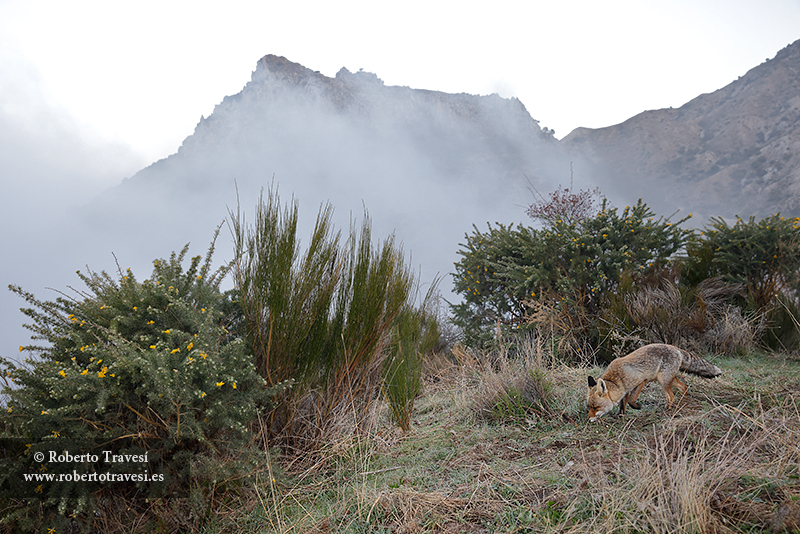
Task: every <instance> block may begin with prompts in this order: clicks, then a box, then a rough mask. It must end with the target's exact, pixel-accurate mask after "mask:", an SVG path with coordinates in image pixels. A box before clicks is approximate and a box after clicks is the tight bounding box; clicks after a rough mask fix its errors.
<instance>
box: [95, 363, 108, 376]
mask: <svg viewBox="0 0 800 534" xmlns="http://www.w3.org/2000/svg"><path fill="white" fill-rule="evenodd" d="M107 372H108V367H106V366H105V365H104V366H103V368H102V369H100V371H98V372H97V376H98V377H100V378H105V376H106V373H107Z"/></svg>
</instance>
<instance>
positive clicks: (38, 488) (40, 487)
mask: <svg viewBox="0 0 800 534" xmlns="http://www.w3.org/2000/svg"><path fill="white" fill-rule="evenodd" d="M42 491H44V490H43V489H42V485H41V484H39V485H38V486H36V493H42ZM53 532H55V530H54V531H53Z"/></svg>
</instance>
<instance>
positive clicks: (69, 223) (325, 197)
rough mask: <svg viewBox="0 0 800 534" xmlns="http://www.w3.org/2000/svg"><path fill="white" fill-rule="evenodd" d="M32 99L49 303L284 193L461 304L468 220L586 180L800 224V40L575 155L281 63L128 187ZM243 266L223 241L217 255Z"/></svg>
mask: <svg viewBox="0 0 800 534" xmlns="http://www.w3.org/2000/svg"><path fill="white" fill-rule="evenodd" d="M24 89H25V90H21V89H20V90H19V91H16V92H14V91H12V92H9V91H6V92H5V93H2V94H0V104H3V105H0V138H2V139H3V140H4V143H2V144H1V145H2V146H0V164H2V169H3V173H2V179H3V184H4V187H5V192H6V195H4V196H2V197H0V204H2V206H3V210H2V216H3V220H4V222H5V226H6V229H7V231H6V233H5V235H4V238H3V243H4V244H5V245H6V248H7V250H11V251H13V253H12V254H9V258H8V259H6V260H5V261H3V262H2V263H0V267H2V269H0V271H2V278H3V282H4V284H8V283H12V284H18V285H22V286H23V287H24V288H25V289H28V290H30V291H33V292H34V293H35V294H36V295H37V296H38V297H40V298H43V299H54V298H56V297H57V296H58V294H57V293H54V292H53V291H46V290H45V289H44V288H47V287H52V288H55V289H56V290H66V288H67V286H68V285H70V284H72V285H75V287H76V288H80V287H81V285H80V282H79V280H78V279H77V278H76V276H75V274H74V273H75V271H76V270H78V269H81V270H83V269H85V267H86V266H88V267H90V268H91V269H93V270H96V271H99V270H108V271H111V272H115V270H116V268H117V265H119V267H120V268H121V269H125V268H127V267H131V268H132V269H133V271H134V272H135V273H136V275H137V276H139V277H140V278H144V277H146V276H147V275H148V274H149V272H150V269H151V263H150V262H151V261H152V260H153V259H155V258H163V257H166V256H168V255H169V253H170V252H171V251H173V250H180V249H181V248H182V247H183V246H184V245H185V244H186V243H187V242H191V244H192V246H191V249H190V253H191V254H202V253H204V252H205V250H206V247H207V246H208V244H209V241H210V239H211V236H212V234H213V231H214V229H215V228H216V227H217V226H219V225H220V224H221V223H223V221H224V220H225V219H226V217H227V216H228V214H229V211H228V210H229V209H233V210H235V209H236V207H237V204H239V205H240V206H241V209H242V211H243V212H244V213H245V216H246V217H249V216H250V214H252V213H253V210H254V208H255V205H256V202H257V201H258V196H259V194H260V191H261V190H262V188H266V187H270V185H271V184H275V186H276V187H277V188H278V190H279V192H280V194H281V197H282V199H283V200H284V202H288V201H290V200H291V199H292V197H294V198H296V199H297V200H298V202H299V205H300V221H301V225H302V226H301V228H300V229H299V236H300V238H301V239H302V240H303V241H305V240H307V239H308V236H309V234H310V232H311V228H312V226H313V224H314V220H315V217H316V214H317V211H318V209H319V207H320V204H321V203H323V202H330V203H331V204H332V205H333V207H334V209H335V223H336V226H337V228H339V229H341V230H343V231H345V232H346V231H347V229H348V228H349V225H350V224H351V221H353V220H354V219H355V220H361V218H362V217H363V216H364V210H365V209H366V210H367V211H368V212H369V215H370V217H371V218H372V220H373V230H374V232H373V237H374V238H375V239H383V238H385V237H386V236H388V235H390V234H392V233H394V234H395V235H396V238H397V240H398V241H400V242H402V243H403V245H404V248H405V251H406V252H407V254H408V256H409V261H410V263H411V265H413V266H414V268H415V269H419V270H420V273H421V281H422V282H423V283H428V282H430V281H431V280H432V279H433V277H434V276H435V275H436V274H437V273H438V274H440V275H442V276H443V280H442V283H441V288H442V291H443V293H444V294H445V296H449V297H452V294H451V293H450V292H451V288H452V280H451V278H450V277H449V276H448V274H449V273H450V272H452V270H453V262H454V261H457V260H458V255H457V250H458V248H459V243H461V242H462V241H463V237H464V234H465V233H468V232H470V231H471V229H472V225H473V224H475V225H477V226H478V227H479V228H482V229H483V228H485V225H486V223H487V222H491V223H494V222H502V223H506V224H510V223H514V222H523V223H529V222H530V221H529V220H528V219H527V217H526V215H525V211H524V208H525V207H526V206H527V205H528V204H530V202H531V201H532V200H533V196H532V195H531V192H530V190H529V188H531V187H534V188H535V189H536V190H538V191H539V192H541V193H542V194H547V193H548V192H549V191H551V190H552V189H554V188H555V187H556V186H558V185H562V186H567V185H568V184H569V183H570V179H571V169H574V183H573V187H574V188H575V189H580V188H593V187H594V186H600V188H601V190H602V192H603V193H604V194H605V195H607V196H608V197H609V199H610V200H611V201H612V203H613V204H615V205H617V206H621V205H625V204H630V203H634V202H636V200H637V199H638V198H640V197H641V198H643V199H644V200H645V201H646V202H647V203H648V204H649V205H651V206H652V207H653V208H654V209H655V210H656V212H657V213H659V214H661V215H670V214H672V213H674V212H675V211H676V210H678V209H680V210H681V215H683V214H687V213H689V212H693V213H694V214H695V218H694V219H693V224H695V225H697V224H701V223H702V222H703V221H704V220H705V219H707V218H708V217H710V216H715V215H721V216H726V217H732V216H734V215H737V214H738V215H740V216H742V217H745V218H746V217H748V216H749V215H757V216H764V215H769V214H772V213H775V212H776V211H781V212H782V213H783V214H784V215H786V216H798V215H800V203H799V202H798V200H800V159H799V158H800V41H798V42H796V43H794V44H792V45H790V46H789V47H787V48H785V49H784V50H781V51H780V52H779V53H778V54H777V55H776V56H775V58H774V59H772V60H769V61H767V62H765V63H763V64H762V65H760V66H758V67H756V68H754V69H752V70H750V71H749V72H747V73H746V74H745V75H744V76H742V77H741V78H740V79H739V80H737V81H734V82H733V83H731V84H729V85H728V86H726V87H724V88H722V89H720V90H718V91H715V92H713V93H710V94H706V95H701V96H698V97H697V98H695V99H693V100H692V101H690V102H688V103H687V104H685V105H684V106H681V107H680V108H677V109H661V110H653V111H646V112H643V113H641V114H639V115H637V116H635V117H633V118H631V119H629V120H627V121H625V122H623V123H622V124H619V125H616V126H610V127H608V128H600V129H594V130H589V129H585V128H578V129H576V130H575V131H573V132H572V133H571V134H570V135H569V136H567V137H566V138H565V139H563V140H562V141H561V142H559V141H557V140H556V139H555V138H554V137H553V135H552V132H550V131H548V130H546V129H545V130H543V129H541V128H540V127H539V125H538V123H537V121H536V120H535V119H534V118H532V117H531V116H530V114H529V113H528V112H527V110H526V108H525V106H524V105H523V104H522V102H520V101H519V100H518V99H515V98H511V99H507V98H501V97H499V96H497V95H488V96H475V95H469V94H448V93H443V92H438V91H429V90H420V89H411V88H408V87H397V86H386V85H385V84H384V83H383V82H382V81H381V80H380V79H379V78H378V76H377V75H375V74H371V73H367V72H361V71H359V72H355V73H353V72H349V71H348V70H346V69H342V70H340V71H339V72H338V73H337V74H336V76H335V77H332V78H331V77H327V76H324V75H322V74H320V73H318V72H315V71H312V70H310V69H308V68H306V67H303V66H301V65H298V64H296V63H292V62H291V61H289V60H287V59H285V58H282V57H278V56H273V55H268V56H265V57H264V58H262V59H261V60H260V61H259V62H258V64H257V66H256V69H255V71H254V72H253V74H252V78H251V81H250V82H249V83H247V85H246V86H245V87H244V88H243V89H242V91H241V92H239V93H238V94H236V95H233V96H229V97H226V98H225V99H224V100H223V101H222V102H221V103H220V104H219V105H217V106H216V108H215V109H214V111H213V113H212V114H211V115H210V116H208V117H204V118H202V119H201V120H200V122H199V123H198V124H197V127H196V128H195V131H194V133H193V134H192V135H190V136H189V137H187V138H186V139H185V140H184V142H183V144H182V145H181V147H180V148H179V149H178V150H177V152H176V153H175V154H173V155H171V156H169V157H167V158H165V159H162V160H160V161H157V162H155V163H153V164H152V165H150V166H148V167H146V168H144V169H142V170H140V171H139V172H136V173H135V174H133V175H132V176H130V178H127V179H125V180H122V182H121V183H119V179H120V177H121V176H124V175H125V174H126V173H128V172H130V171H129V169H132V168H133V169H135V168H141V164H137V163H136V162H135V160H136V158H135V156H134V155H133V154H131V153H129V152H128V151H126V150H125V149H124V148H122V147H119V146H113V145H101V144H92V142H91V140H87V139H84V136H82V135H81V132H80V129H79V128H77V127H76V125H74V124H72V123H71V122H70V121H69V120H67V118H64V117H62V116H61V115H59V113H58V112H54V111H53V110H43V111H42V113H41V117H37V118H36V120H35V121H30V120H28V121H27V122H24V123H23V122H20V121H21V119H18V118H17V117H16V116H15V115H14V114H13V113H12V112H11V111H9V110H12V111H13V110H14V109H15V108H14V105H13V104H14V103H15V102H17V101H19V100H20V99H21V98H25V97H26V96H25V95H30V94H32V92H31V91H30V90H29V88H28V87H25V88H24ZM157 127H158V125H157V124H155V125H153V128H157ZM114 177H116V178H114ZM115 182H116V183H117V185H116V186H114V187H111V188H110V189H108V190H106V191H105V192H103V193H102V194H98V192H99V191H100V190H101V189H103V188H105V187H108V185H107V184H111V183H115ZM237 191H238V196H237ZM91 197H95V198H94V200H92V201H87V200H86V199H87V198H91ZM250 219H251V220H252V217H250ZM231 254H232V247H231V246H230V239H229V233H228V230H227V229H225V228H223V229H222V234H221V237H220V239H219V241H218V253H217V258H218V259H220V260H227V259H230V257H231ZM117 262H118V263H117ZM423 290H424V287H423ZM24 305H25V303H24V302H22V301H21V300H20V299H19V298H17V297H16V296H14V295H12V294H11V293H10V292H8V291H4V296H3V297H2V298H0V317H2V319H3V320H2V321H0V324H2V328H0V334H2V335H0V339H2V343H3V345H2V346H0V355H1V356H4V357H12V358H13V357H15V356H16V355H18V354H19V352H18V351H17V347H18V346H19V345H21V344H27V343H28V342H29V339H28V338H29V333H28V332H23V331H22V329H21V327H20V325H21V324H22V323H23V322H25V318H24V317H23V316H22V315H21V314H20V313H19V311H18V310H19V308H20V307H21V306H24Z"/></svg>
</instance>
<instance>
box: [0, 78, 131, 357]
mask: <svg viewBox="0 0 800 534" xmlns="http://www.w3.org/2000/svg"><path fill="white" fill-rule="evenodd" d="M18 74H19V75H18V76H17V77H16V78H15V79H14V80H13V82H12V81H10V80H8V79H5V80H2V82H0V184H2V195H0V224H2V228H3V232H2V240H1V241H0V247H2V251H3V255H2V261H1V262H0V281H1V282H2V288H0V356H3V357H6V358H9V357H10V358H11V359H16V358H17V357H18V356H19V349H18V347H19V346H20V345H27V344H29V343H30V332H28V331H27V330H24V329H23V328H22V324H23V323H24V322H26V318H25V317H24V316H23V315H22V313H20V312H19V308H20V307H22V306H24V305H25V302H24V301H23V300H22V299H20V298H19V297H17V296H16V295H15V294H13V293H11V292H10V291H8V289H7V286H8V285H9V284H14V285H19V286H22V287H23V288H24V289H26V290H28V291H31V292H33V293H34V294H35V295H36V296H37V297H39V298H42V299H48V300H50V299H53V298H55V297H56V296H57V294H56V293H55V292H53V291H52V290H48V289H46V288H47V287H50V288H58V289H62V290H66V286H67V285H68V284H72V285H75V284H76V282H78V279H77V277H76V276H75V274H74V273H75V271H76V270H78V269H81V268H83V266H85V265H86V264H87V263H89V264H90V265H91V264H93V265H94V266H95V267H105V266H108V265H109V261H108V260H111V261H112V262H113V257H112V256H111V254H110V249H108V248H105V249H104V248H102V247H98V246H96V244H95V243H93V240H92V237H91V234H90V232H87V230H89V229H88V228H86V227H85V225H84V224H83V223H82V222H79V217H80V211H79V210H80V207H81V206H82V205H85V204H86V203H87V202H88V200H89V199H90V198H92V197H93V196H96V195H97V194H98V193H99V192H100V191H102V190H103V189H106V188H108V187H110V186H111V185H113V184H115V183H118V182H119V179H120V176H124V174H125V173H130V172H132V171H134V170H135V169H136V168H138V167H141V166H142V164H143V163H144V162H143V161H142V159H141V158H139V157H137V156H136V155H135V154H133V153H132V152H131V151H130V150H128V149H126V148H125V147H123V146H121V145H118V144H113V143H109V142H101V141H99V140H98V139H95V138H93V137H92V136H91V135H90V134H89V133H88V132H87V131H86V130H85V129H83V128H82V127H81V126H80V125H79V124H77V123H75V121H73V120H72V119H71V118H70V117H69V116H68V115H67V114H66V113H64V112H63V111H62V110H60V109H59V108H57V107H55V106H53V105H50V104H48V103H47V98H46V96H45V95H43V94H42V92H41V91H40V85H39V83H38V81H37V79H36V78H35V76H34V75H33V74H32V73H27V76H26V75H25V74H26V73H25V72H24V71H22V72H19V73H18ZM117 250H119V249H117ZM101 261H102V262H103V263H101ZM112 265H113V263H112Z"/></svg>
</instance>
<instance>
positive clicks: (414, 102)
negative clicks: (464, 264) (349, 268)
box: [92, 55, 570, 292]
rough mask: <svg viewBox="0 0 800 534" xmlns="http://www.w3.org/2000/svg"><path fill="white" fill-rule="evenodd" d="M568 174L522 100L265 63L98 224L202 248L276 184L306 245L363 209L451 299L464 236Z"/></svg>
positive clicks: (378, 231) (104, 209)
mask: <svg viewBox="0 0 800 534" xmlns="http://www.w3.org/2000/svg"><path fill="white" fill-rule="evenodd" d="M569 165H570V158H569V155H568V154H567V153H566V151H564V150H563V149H562V148H561V146H560V144H559V143H558V141H557V140H556V139H555V138H554V137H553V136H552V134H551V133H550V132H549V131H543V130H542V129H541V128H540V127H539V125H538V123H537V121H536V120H534V119H533V118H532V117H531V116H530V114H529V113H528V112H527V110H526V109H525V106H524V105H523V104H522V102H520V101H519V100H518V99H516V98H511V99H506V98H501V97H500V96H498V95H489V96H475V95H469V94H448V93H442V92H437V91H428V90H419V89H411V88H408V87H396V86H386V85H385V84H384V83H383V82H382V81H381V80H380V79H379V78H378V77H377V75H375V74H371V73H367V72H356V73H352V72H349V71H348V70H347V69H341V70H340V71H339V72H338V73H337V74H336V76H335V77H333V78H330V77H327V76H324V75H322V74H320V73H318V72H315V71H312V70H310V69H308V68H306V67H303V66H301V65H298V64H296V63H293V62H291V61H289V60H287V59H285V58H283V57H278V56H274V55H268V56H265V57H264V58H262V59H261V60H260V61H259V62H258V64H257V67H256V70H255V72H254V73H253V75H252V79H251V81H250V82H249V83H248V84H247V85H246V86H245V87H244V89H243V90H242V91H241V92H240V93H238V94H236V95H233V96H229V97H226V98H225V99H224V100H223V101H222V102H221V103H220V104H219V105H218V106H216V108H215V109H214V111H213V113H212V114H211V115H210V116H209V117H205V118H202V119H201V120H200V122H199V124H198V125H197V127H196V129H195V131H194V133H193V134H192V135H191V136H189V137H188V138H186V140H185V141H184V142H183V144H182V145H181V147H180V148H179V149H178V151H177V153H175V154H173V155H171V156H169V157H168V158H166V159H163V160H160V161H158V162H156V163H154V164H152V165H150V166H149V167H147V168H145V169H143V170H141V171H140V172H138V173H136V174H135V175H134V176H132V177H131V178H129V179H126V180H125V181H124V182H123V183H122V184H121V185H120V186H119V187H116V188H114V189H113V190H111V191H109V192H108V193H107V194H105V195H103V196H102V197H101V198H100V199H99V200H98V202H96V203H95V204H94V205H93V207H92V211H93V216H97V213H104V215H102V219H103V220H106V221H108V222H109V224H108V225H106V226H105V228H104V229H105V231H107V232H111V233H114V232H122V231H124V230H125V225H126V224H130V223H129V221H136V228H137V229H138V230H137V232H139V233H144V234H147V235H149V236H151V237H152V238H151V239H150V240H149V242H148V244H149V245H152V244H153V243H158V244H159V246H161V245H163V246H161V248H162V249H163V248H166V247H173V248H175V247H180V245H181V243H177V242H175V241H174V240H172V239H173V237H175V236H184V237H183V239H184V242H185V241H188V240H189V239H188V237H187V236H193V237H192V239H193V240H196V239H203V238H208V237H210V235H211V231H212V229H213V227H214V226H215V225H217V224H219V223H220V222H221V221H222V220H223V219H224V218H225V217H226V215H227V210H228V209H229V208H233V209H235V208H236V206H237V196H236V194H237V190H238V203H239V204H240V205H241V208H242V210H243V211H244V212H245V213H246V214H250V213H252V211H253V208H254V207H255V205H256V202H257V200H258V195H259V191H260V190H261V189H262V188H264V187H268V186H269V185H270V184H271V183H273V180H274V183H275V184H276V186H277V187H278V190H279V192H280V194H281V197H282V199H283V200H284V201H288V200H290V198H291V197H292V196H294V197H295V198H296V199H297V200H298V201H299V204H300V210H301V211H300V214H301V222H303V223H304V224H305V225H306V226H305V228H301V229H300V237H301V238H303V239H306V238H307V237H308V235H309V234H310V231H311V225H313V222H314V219H315V215H316V212H317V210H318V208H319V206H320V204H321V203H323V202H330V203H331V204H332V205H333V207H334V209H335V214H336V215H335V220H336V224H337V227H338V228H340V229H343V230H345V231H346V230H347V229H348V227H349V225H350V223H351V220H352V219H358V220H360V219H361V218H362V217H363V215H364V209H365V208H366V210H367V211H368V212H369V214H370V217H371V219H372V221H373V229H374V236H375V238H380V239H383V238H385V237H386V236H388V235H389V234H392V233H394V234H395V235H396V238H397V240H398V241H400V242H402V243H403V245H404V249H405V250H406V252H407V253H408V254H409V255H410V261H411V264H412V265H413V266H414V268H415V269H419V268H420V267H421V269H422V281H423V282H430V281H431V280H432V279H433V277H434V276H435V275H436V274H437V273H439V274H440V275H442V276H445V280H444V282H443V290H445V292H447V291H449V287H450V285H451V280H450V279H449V276H446V275H447V274H448V273H449V272H451V271H452V265H453V262H454V261H456V260H457V259H458V257H457V254H456V251H457V249H458V244H459V242H461V241H462V240H463V236H464V234H465V233H467V232H469V231H471V229H472V224H473V223H475V224H477V225H479V226H481V227H485V224H486V222H492V223H494V222H495V221H501V222H504V223H511V222H519V221H522V220H524V219H525V218H526V217H525V214H524V207H525V206H526V205H527V204H528V203H530V201H531V199H532V196H531V194H530V191H529V188H530V186H531V185H534V186H535V187H536V188H537V189H539V190H545V191H547V190H549V189H551V188H552V187H555V186H556V185H557V184H558V182H562V183H568V181H569V172H570V171H569V169H570V167H569ZM122 221H128V222H122ZM198 234H199V236H198ZM171 240H172V241H171ZM143 253H145V252H143ZM161 254H164V252H161Z"/></svg>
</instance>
